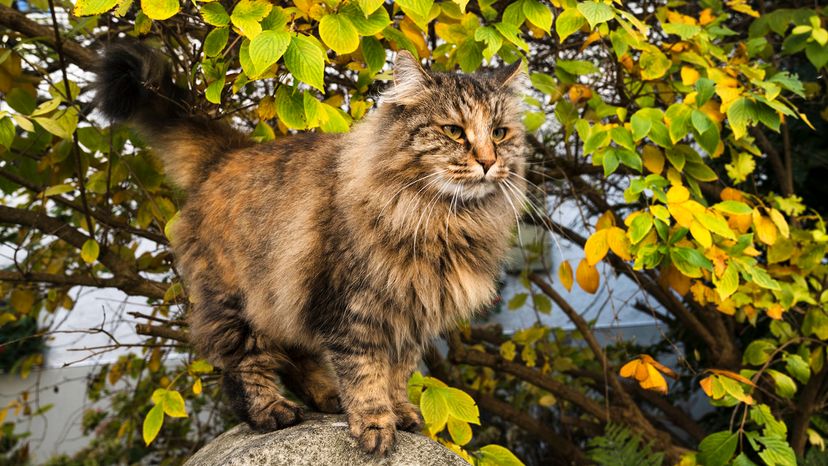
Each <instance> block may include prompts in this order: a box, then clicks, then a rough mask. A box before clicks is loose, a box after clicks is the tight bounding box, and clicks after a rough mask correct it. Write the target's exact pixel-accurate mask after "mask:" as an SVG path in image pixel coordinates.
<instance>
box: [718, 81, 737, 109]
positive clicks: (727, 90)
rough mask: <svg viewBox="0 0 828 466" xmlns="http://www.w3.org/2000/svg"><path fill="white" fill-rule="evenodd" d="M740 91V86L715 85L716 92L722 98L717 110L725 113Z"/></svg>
mask: <svg viewBox="0 0 828 466" xmlns="http://www.w3.org/2000/svg"><path fill="white" fill-rule="evenodd" d="M742 91H743V89H742V88H740V87H725V86H716V94H718V95H719V98H721V99H722V105H721V106H720V107H719V111H720V112H722V113H727V109H728V108H729V107H730V104H732V103H733V102H734V101H736V99H738V98H739V97H741V96H742Z"/></svg>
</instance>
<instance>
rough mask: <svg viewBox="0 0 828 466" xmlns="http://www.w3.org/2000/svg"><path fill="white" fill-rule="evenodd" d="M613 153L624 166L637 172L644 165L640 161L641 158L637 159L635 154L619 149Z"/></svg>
mask: <svg viewBox="0 0 828 466" xmlns="http://www.w3.org/2000/svg"><path fill="white" fill-rule="evenodd" d="M615 153H616V154H617V155H618V159H619V160H621V163H623V164H624V165H626V166H628V167H630V168H632V169H633V170H635V171H638V172H640V171H641V170H642V169H643V165H644V163H643V162H642V161H641V157H639V156H638V154H636V153H635V152H633V151H631V150H628V149H619V150H616V151H615Z"/></svg>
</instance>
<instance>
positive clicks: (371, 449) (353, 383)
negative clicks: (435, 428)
mask: <svg viewBox="0 0 828 466" xmlns="http://www.w3.org/2000/svg"><path fill="white" fill-rule="evenodd" d="M352 325H353V326H354V327H355V328H352V329H351V330H350V331H349V332H348V333H347V334H346V335H345V336H343V337H341V338H339V339H337V340H334V341H331V342H329V344H328V345H327V346H328V351H329V352H330V358H331V362H332V363H333V365H334V368H335V369H336V373H337V376H338V378H339V384H340V398H341V401H342V404H343V407H344V408H345V412H346V413H347V415H348V425H349V427H350V430H351V435H353V436H354V438H356V439H357V441H358V442H359V446H360V448H362V450H363V451H365V452H366V453H369V454H375V455H379V456H386V455H387V454H388V453H389V452H390V451H391V449H392V448H393V447H394V442H395V440H396V434H397V427H396V424H397V415H396V414H395V412H394V404H393V402H392V400H391V397H390V396H389V390H388V386H389V382H390V380H389V379H390V361H389V357H388V351H387V349H386V346H385V344H384V342H383V335H382V334H383V332H381V331H380V330H379V328H373V329H372V328H366V326H365V324H364V323H360V322H355V323H353V324H352Z"/></svg>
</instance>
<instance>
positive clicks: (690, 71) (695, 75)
mask: <svg viewBox="0 0 828 466" xmlns="http://www.w3.org/2000/svg"><path fill="white" fill-rule="evenodd" d="M700 76H701V75H700V74H699V72H698V71H696V69H695V68H691V67H689V66H682V67H681V83H682V84H684V85H685V86H692V85H693V84H696V81H698V80H699V77H700Z"/></svg>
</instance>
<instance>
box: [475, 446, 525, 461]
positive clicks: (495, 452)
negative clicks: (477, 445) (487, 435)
mask: <svg viewBox="0 0 828 466" xmlns="http://www.w3.org/2000/svg"><path fill="white" fill-rule="evenodd" d="M478 452H479V453H480V459H481V462H480V465H481V466H489V465H492V466H495V465H497V466H524V464H523V462H522V461H520V460H519V459H518V457H517V456H515V455H514V453H512V452H511V451H509V450H508V449H506V448H503V447H501V446H500V445H486V446H485V447H483V448H481V449H480V450H478Z"/></svg>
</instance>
